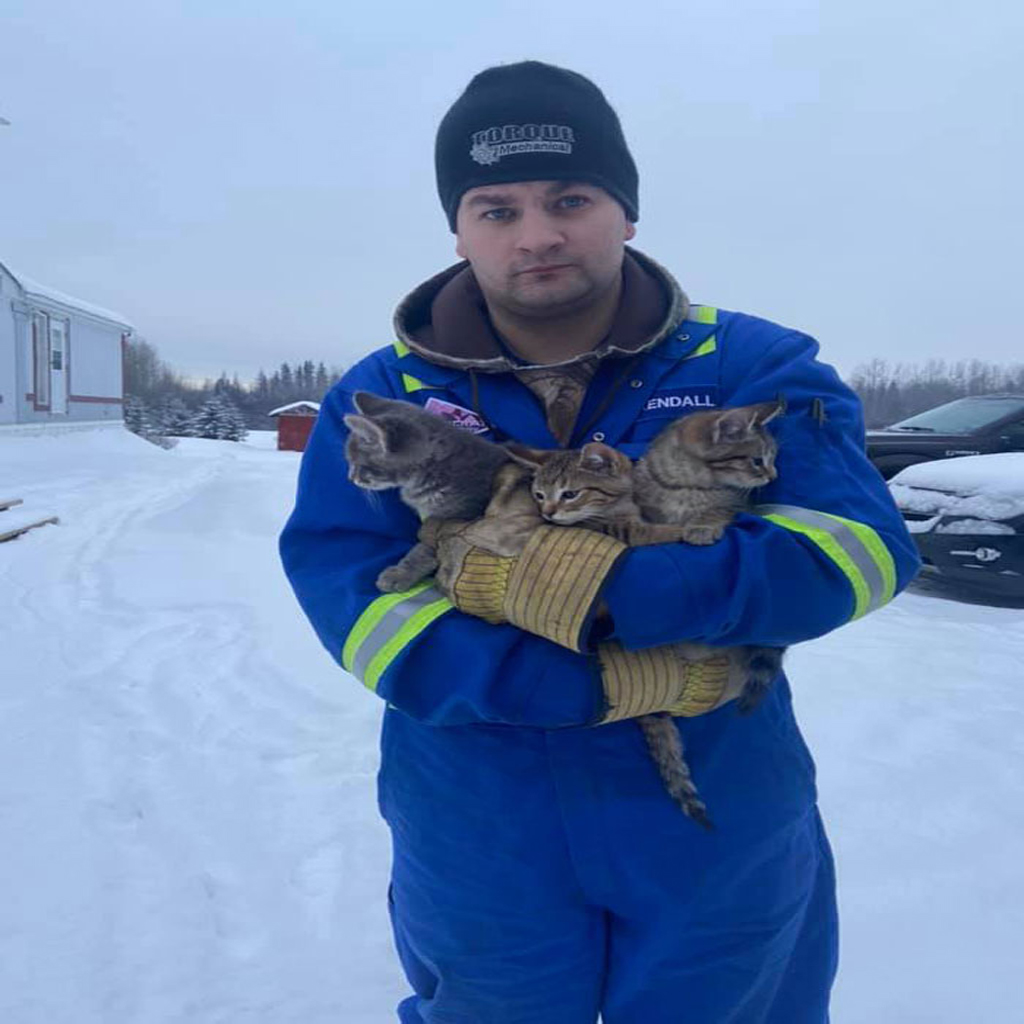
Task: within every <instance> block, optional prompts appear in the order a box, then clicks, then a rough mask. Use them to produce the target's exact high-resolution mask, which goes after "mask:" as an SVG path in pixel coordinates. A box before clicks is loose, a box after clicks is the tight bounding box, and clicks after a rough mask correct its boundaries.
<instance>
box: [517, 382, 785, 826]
mask: <svg viewBox="0 0 1024 1024" xmlns="http://www.w3.org/2000/svg"><path fill="white" fill-rule="evenodd" d="M783 408H784V406H783V405H782V403H781V402H779V403H764V404H762V405H757V406H746V407H742V408H738V409H729V410H725V411H715V412H707V413H693V414H691V415H690V416H686V417H684V418H683V419H680V420H676V421H674V422H673V423H671V424H669V426H668V427H666V428H665V430H663V431H662V432H661V433H660V434H659V435H658V436H657V437H656V438H655V439H654V441H653V442H652V443H651V445H650V448H649V449H648V451H647V453H646V454H645V455H644V456H643V458H641V459H640V461H639V462H638V463H637V465H636V466H635V467H634V466H633V464H632V463H631V462H630V460H629V458H628V457H627V456H626V455H624V454H623V453H622V452H619V451H616V450H615V449H614V448H610V447H609V446H608V445H604V444H599V443H596V442H593V443H590V444H587V445H584V447H583V448H582V449H580V450H579V451H540V450H538V449H533V448H528V447H526V446H525V445H518V444H510V445H509V446H508V450H509V454H510V455H511V456H512V457H513V458H514V459H516V461H518V462H520V463H522V464H523V465H525V466H527V467H529V468H531V469H532V470H533V481H532V490H533V497H534V500H535V501H536V502H537V507H538V510H539V511H540V513H541V515H542V516H543V518H544V519H545V520H547V521H548V522H551V523H557V524H560V525H563V526H580V527H584V528H588V529H595V530H600V531H602V532H605V533H610V534H612V535H613V536H616V537H618V538H619V539H621V540H623V541H625V542H626V543H628V544H629V545H630V546H633V547H637V546H640V545H645V544H660V543H671V542H675V541H685V542H687V543H690V544H711V543H714V541H716V540H718V539H719V538H720V537H721V535H722V533H723V532H724V531H725V527H726V526H727V525H728V524H729V522H730V521H731V520H732V518H733V517H734V516H735V514H736V513H737V512H738V511H740V510H741V509H743V508H745V507H746V505H747V495H748V493H749V491H750V490H751V489H753V488H754V487H760V486H763V485H764V484H766V483H768V482H769V481H771V480H773V479H774V478H775V452H776V443H775V441H774V439H773V438H772V437H771V435H770V434H769V433H768V432H767V431H766V430H765V429H764V426H765V424H767V423H768V422H770V421H771V420H772V419H774V418H775V417H776V416H777V415H779V414H780V413H781V412H782V411H783ZM675 647H676V652H677V654H678V655H679V657H681V658H683V659H684V660H686V661H699V660H702V659H704V658H708V657H711V656H714V655H716V654H720V653H721V651H720V650H719V649H715V648H711V647H707V646H704V645H701V644H677V645H675ZM726 653H727V654H728V656H729V660H730V674H731V675H732V674H733V673H737V672H738V673H740V676H739V678H740V679H742V680H743V692H742V695H741V697H740V702H739V709H740V712H741V713H744V714H745V713H748V712H749V711H751V710H753V708H754V707H756V706H757V704H758V703H759V701H760V700H761V698H762V697H763V696H764V694H765V693H766V692H767V689H768V686H769V685H770V683H771V681H772V680H773V679H774V678H775V676H776V675H777V674H778V672H779V669H780V668H781V661H782V657H781V652H780V651H778V650H776V649H775V648H760V647H757V648H755V647H739V648H732V649H729V650H727V651H726ZM734 678H735V677H734ZM637 723H638V724H639V725H640V728H641V729H642V730H643V733H644V737H645V739H646V741H647V745H648V749H649V750H650V753H651V756H652V758H653V760H654V762H655V764H656V765H657V766H658V771H659V774H660V775H661V777H662V781H663V782H664V783H665V787H666V789H667V790H668V792H669V794H670V795H671V796H672V798H673V799H674V800H675V801H676V803H677V804H678V805H679V806H680V807H681V808H682V810H683V812H684V813H685V814H687V815H688V816H689V817H691V818H693V819H694V820H695V821H697V822H698V823H699V824H701V825H703V826H704V827H706V828H710V827H711V821H710V818H709V817H708V814H707V808H706V806H705V804H704V802H703V801H702V800H701V799H700V797H699V795H698V791H697V788H696V786H695V785H694V783H693V779H692V776H691V775H690V770H689V766H688V765H687V763H686V758H685V756H684V752H683V747H682V740H681V738H680V736H679V730H678V729H677V728H676V727H675V724H674V723H673V721H672V717H671V716H670V715H668V714H657V715H643V716H641V717H639V718H638V719H637Z"/></svg>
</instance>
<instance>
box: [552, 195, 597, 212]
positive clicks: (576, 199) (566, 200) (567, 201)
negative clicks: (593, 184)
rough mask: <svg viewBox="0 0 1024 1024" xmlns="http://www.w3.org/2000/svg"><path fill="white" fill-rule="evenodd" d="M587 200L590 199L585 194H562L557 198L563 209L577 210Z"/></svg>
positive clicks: (584, 204) (585, 203) (587, 201)
mask: <svg viewBox="0 0 1024 1024" xmlns="http://www.w3.org/2000/svg"><path fill="white" fill-rule="evenodd" d="M589 202H590V200H589V199H588V198H587V197H586V196H562V197H561V198H559V200H558V205H559V206H561V207H562V208H563V209H568V210H578V209H580V208H581V207H583V206H586V205H587V204H588V203H589Z"/></svg>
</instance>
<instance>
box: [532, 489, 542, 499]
mask: <svg viewBox="0 0 1024 1024" xmlns="http://www.w3.org/2000/svg"><path fill="white" fill-rule="evenodd" d="M533 496H534V498H536V499H537V501H543V500H544V492H543V491H534V492H533Z"/></svg>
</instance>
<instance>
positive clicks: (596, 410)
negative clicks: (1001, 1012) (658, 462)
mask: <svg viewBox="0 0 1024 1024" xmlns="http://www.w3.org/2000/svg"><path fill="white" fill-rule="evenodd" d="M436 162H437V180H438V189H439V192H440V197H441V202H442V205H443V207H444V209H445V212H446V214H447V216H448V221H449V225H450V227H451V229H452V230H453V231H454V232H455V233H456V236H457V244H456V251H457V253H458V255H459V256H461V257H463V259H464V262H462V263H459V264H458V265H456V266H454V267H451V268H449V269H448V270H445V271H443V272H442V273H441V274H439V275H438V276H436V277H434V278H432V279H431V280H429V281H427V282H426V283H425V284H423V285H421V286H420V287H419V288H417V289H416V290H415V291H413V292H412V293H411V295H410V296H409V297H408V298H407V299H406V300H405V301H404V302H403V303H402V304H401V306H400V307H399V309H398V313H397V315H396V321H395V326H396V331H397V335H398V340H397V341H396V342H395V344H394V345H393V346H392V347H390V348H388V349H384V350H381V351H378V352H375V353H373V354H372V355H370V356H369V357H367V358H366V359H364V360H363V361H362V362H361V363H359V364H358V365H357V366H355V367H353V369H352V370H351V371H350V372H349V373H348V374H347V375H346V376H345V378H344V380H342V381H341V383H340V384H339V385H338V386H337V387H336V388H335V389H334V390H333V391H332V392H331V393H330V394H329V395H328V396H327V398H326V400H325V402H324V406H323V409H322V410H321V413H320V417H319V420H318V423H317V426H316V429H315V431H314V433H313V436H312V438H311V441H310V444H309V448H308V450H307V452H306V455H305V458H304V460H303V465H302V471H301V475H300V481H299V492H298V500H297V505H296V508H295V511H294V514H293V515H292V517H291V519H290V520H289V523H288V525H287V527H286V529H285V531H284V534H283V536H282V540H281V550H282V556H283V559H284V563H285V566H286V569H287V572H288V575H289V578H290V580H291V582H292V584H293V586H294V588H295V591H296V593H297V595H298V598H299V600H300V602H301V603H302V606H303V608H304V609H305V611H306V613H307V615H308V616H309V618H310V620H311V621H312V623H313V625H314V627H315V628H316V630H317V632H318V634H319V636H320V638H321V640H322V641H323V642H324V644H325V645H326V646H327V648H328V650H329V651H330V652H331V653H332V654H333V655H334V657H335V658H337V659H338V660H339V661H340V662H341V664H342V665H343V666H344V667H345V668H346V669H348V670H349V671H351V672H353V673H354V674H355V675H357V676H359V677H360V678H361V679H362V681H363V682H364V683H365V684H366V685H367V686H368V687H370V688H371V689H373V690H375V691H376V692H377V693H378V694H379V695H380V696H381V697H382V698H383V699H384V700H385V701H386V702H387V710H386V711H385V715H384V726H383V734H382V763H381V773H380V778H379V799H380V807H381V812H382V814H383V816H384V818H385V819H386V820H387V822H388V824H389V826H390V828H391V830H392V835H393V841H394V864H393V873H392V885H391V889H390V891H389V905H390V909H391V914H392V921H393V925H394V932H395V940H396V944H397V947H398V952H399V955H400V957H401V961H402V964H403V966H404V968H405V972H406V974H407V977H408V979H409V982H410V984H411V985H412V988H413V989H414V995H413V996H411V997H410V998H409V999H407V1000H405V1001H404V1002H403V1003H402V1005H401V1006H400V1008H399V1017H400V1019H401V1020H402V1021H404V1022H406V1024H413V1022H415V1024H421V1022H445V1024H456V1022H458V1024H594V1022H595V1021H596V1020H597V1018H598V1015H599V1014H600V1015H601V1017H602V1020H603V1021H604V1024H670V1022H671V1024H678V1022H681V1021H685V1022H687V1024H725V1022H730V1024H755V1022H756V1024H822V1022H824V1021H826V1020H827V1015H828V996H829V989H830V986H831V982H832V978H833V975H834V971H835V964H836V949H837V939H836V916H835V885H834V876H833V870H832V860H831V855H830V852H829V848H828V844H827V841H826V839H825V836H824V833H823V831H822V827H821V823H820V820H819V817H818V814H817V811H816V806H815V802H816V794H815V787H814V768H813V763H812V761H811V758H810V755H809V753H808V751H807V749H806V747H805V745H804V743H803V740H802V738H801V737H800V734H799V731H798V729H797V726H796V723H795V721H794V718H793V713H792V709H791V703H790V691H789V688H788V684H787V682H786V680H785V678H784V676H780V677H779V678H778V679H777V680H776V682H775V684H774V686H773V687H772V690H771V692H770V694H769V696H768V697H767V698H766V700H765V702H764V703H763V704H762V705H761V706H760V707H759V708H758V709H757V711H756V712H755V713H754V714H752V715H750V716H747V717H742V716H740V715H738V714H737V712H736V707H735V702H732V701H730V699H729V698H730V697H732V696H734V695H735V694H733V693H731V692H729V691H728V690H727V689H725V687H724V682H723V681H722V679H721V677H720V675H716V670H715V667H714V664H713V660H712V662H709V663H708V665H710V667H707V666H704V668H702V669H701V670H700V671H697V672H695V673H692V674H688V671H687V670H684V669H681V668H680V667H679V662H678V659H674V660H673V659H671V658H670V657H665V656H664V652H665V651H666V650H667V648H666V647H665V646H664V645H668V644H671V643H675V642H678V641H683V640H690V641H697V642H703V643H708V644H712V645H719V646H734V645H744V644H756V645H770V646H777V647H782V646H786V645H789V644H793V643H797V642H799V641H803V640H810V639H812V638H814V637H817V636H821V635H822V634H824V633H826V632H828V631H829V630H831V629H834V628H836V627H837V626H840V625H842V624H843V623H845V622H847V621H849V620H851V619H853V618H856V617H858V616H859V615H862V614H864V613H865V612H867V611H870V610H873V609H874V608H877V607H879V606H880V605H882V604H883V603H885V602H886V601H887V600H889V599H891V598H892V596H893V594H894V593H895V592H897V591H898V590H899V589H900V588H902V587H903V586H904V585H905V584H906V583H907V581H908V580H909V579H910V578H911V577H912V576H913V575H914V573H915V571H916V569H917V559H916V555H915V554H914V549H913V545H912V544H911V542H910V540H909V538H908V536H907V535H906V533H905V531H904V529H903V526H902V521H901V520H900V517H899V515H898V514H897V512H896V510H895V508H894V507H893V505H892V502H891V501H890V499H889V497H888V493H887V491H886V488H885V485H884V484H883V482H882V480H881V478H880V477H879V475H878V474H877V473H876V472H875V471H874V469H873V468H872V467H871V466H870V464H869V463H868V462H867V460H866V458H865V456H864V453H863V436H862V422H861V416H860V409H859V405H858V403H857V400H856V398H855V397H854V396H853V395H852V393H851V392H850V391H849V390H848V389H847V388H846V387H845V386H844V385H843V384H842V383H841V382H840V381H839V379H838V377H837V376H836V374H835V372H834V371H833V370H832V369H831V368H829V367H827V366H825V365H823V364H822V363H819V362H817V361H816V360H815V354H816V351H817V346H816V344H815V343H814V342H813V341H812V340H811V339H810V338H808V337H807V336H805V335H803V334H801V333H799V332H797V331H793V330H789V329H786V328H783V327H779V326H777V325H775V324H772V323H769V322H767V321H764V320H760V319H756V318H754V317H750V316H745V315H742V314H738V313H727V312H724V311H722V310H715V309H713V308H711V307H708V306H696V305H693V304H691V303H690V302H689V300H688V299H687V297H686V296H685V295H684V294H683V292H682V291H681V290H680V288H679V287H678V285H677V284H676V283H675V281H674V280H673V278H672V277H671V276H670V275H669V273H668V272H667V271H666V270H664V269H663V268H661V267H660V266H658V265H657V264H656V263H655V262H654V261H653V260H651V259H649V258H648V257H646V256H644V255H642V254H641V253H639V252H637V251H635V250H632V249H628V248H626V247H625V243H626V242H627V241H629V240H630V239H632V238H633V236H634V233H635V222H636V220H637V217H638V206H637V173H636V169H635V166H634V164H633V161H632V158H631V157H630V154H629V151H628V149H627V147H626V142H625V139H624V138H623V135H622V131H621V128H620V125H619V122H618V119H617V117H616V115H615V114H614V112H613V111H612V109H611V107H610V106H609V105H608V104H607V102H606V100H605V98H604V96H603V95H602V93H601V92H600V90H598V89H597V87H596V86H594V85H593V84H592V83H591V82H589V81H588V80H587V79H585V78H583V77H582V76H579V75H576V74H574V73H572V72H569V71H565V70H562V69H560V68H554V67H551V66H548V65H544V64H540V63H536V62H525V63H522V64H515V65H509V66H504V67H499V68H492V69H489V70H487V71H485V72H483V73H481V74H480V75H478V76H476V78H474V79H473V81H472V82H471V83H470V84H469V86H468V87H467V89H466V91H465V93H464V94H463V95H462V96H461V97H460V98H459V100H458V101H457V102H456V103H455V105H454V106H453V107H452V108H451V110H450V111H449V112H448V114H447V115H446V117H445V118H444V121H443V122H442V124H441V126H440V129H439V132H438V137H437V148H436ZM683 227H684V225H682V224H681V225H680V230H682V229H683ZM357 390H365V391H372V392H375V393H377V394H381V395H386V396H389V397H393V398H402V399H406V400H408V401H410V402H415V403H417V404H419V405H423V406H425V407H427V408H428V409H431V410H432V411H434V412H436V413H437V414H438V415H442V416H447V417H448V418H450V419H452V420H453V421H457V422H458V423H459V424H460V425H461V426H463V427H464V428H467V429H472V430H477V431H479V432H481V433H482V434H483V436H485V437H488V438H490V439H494V440H498V441H503V440H508V439H510V438H514V439H516V440H519V441H523V442H526V443H528V444H531V445H534V446H537V447H541V448H556V447H576V446H579V445H581V444H582V443H584V442H585V441H587V440H591V439H597V440H603V441H606V442H607V443H609V444H612V445H615V446H616V447H618V448H620V449H622V450H623V451H625V452H626V453H627V454H629V455H630V456H631V457H634V458H635V457H638V456H639V455H640V454H642V452H643V451H644V449H645V447H646V445H647V444H648V442H649V441H650V440H651V438H652V437H653V436H654V435H655V434H656V433H657V432H658V431H659V430H660V429H661V428H662V427H664V426H665V424H666V423H668V422H669V421H670V420H671V419H673V418H675V417H677V416H679V415H682V414H685V413H687V412H690V411H693V410H696V409H704V408H715V407H720V406H739V405H746V404H751V403H754V402H762V401H769V400H773V399H775V398H776V397H778V396H780V395H781V396H783V397H784V398H785V399H786V401H787V403H788V410H787V413H786V415H785V416H784V417H783V418H782V419H781V420H778V421H776V424H773V429H774V428H775V427H776V426H777V428H778V429H777V437H778V440H779V445H780V449H779V456H778V460H777V469H778V478H777V480H776V481H775V482H774V483H772V484H771V485H770V486H768V487H766V488H764V489H763V492H762V493H760V494H759V495H758V496H757V501H758V505H757V507H756V509H755V510H754V512H752V513H751V514H744V515H740V516H739V517H737V520H736V522H735V524H734V525H733V526H731V527H730V528H729V529H728V530H727V531H726V535H725V536H724V537H723V538H722V540H721V541H719V542H718V543H716V544H713V545H711V546H708V547H695V546H690V545H686V544H671V545H656V546H653V547H648V548H638V549H632V550H623V547H622V545H620V544H618V542H617V541H612V540H611V539H610V538H600V541H594V543H595V544H597V548H596V549H595V550H593V551H590V550H589V549H588V555H587V557H586V558H582V557H579V551H580V550H581V548H580V547H579V546H578V545H579V544H581V543H584V542H582V541H580V537H581V536H582V537H585V538H599V537H600V535H598V534H593V533H590V532H588V531H582V530H577V529H570V528H559V527H542V528H541V529H540V530H539V531H538V532H537V534H535V535H534V536H536V537H537V538H538V539H537V541H536V543H534V540H533V539H532V538H531V541H530V543H529V544H528V549H527V550H526V551H524V553H523V555H522V557H520V558H519V559H511V560H507V559H506V560H504V563H503V562H502V560H501V559H496V558H495V557H494V556H492V555H490V554H488V553H487V552H480V551H475V552H474V553H473V555H474V558H473V559H472V561H473V566H474V567H475V568H473V569H472V570H470V569H467V566H466V565H463V564H462V563H459V564H457V565H454V566H452V565H445V569H446V570H447V571H448V572H449V574H450V575H451V576H452V577H454V578H455V579H456V581H458V580H459V579H464V578H465V574H466V573H467V572H470V571H479V572H482V573H483V575H484V576H487V577H488V579H489V580H490V582H491V584H493V585H494V586H495V587H497V586H498V584H497V583H495V582H494V581H495V580H500V581H503V582H501V586H500V587H499V591H500V592H496V593H497V597H496V598H495V594H494V593H491V594H490V597H491V598H493V599H494V600H491V602H490V607H489V611H490V613H491V614H489V615H488V616H487V617H488V618H490V620H491V621H484V618H483V617H482V616H483V615H484V611H483V610H482V609H481V608H480V607H479V606H478V604H476V603H474V602H475V599H474V597H473V593H471V590H472V588H464V589H465V591H466V593H465V595H464V597H460V591H459V588H458V586H456V588H455V595H454V596H455V600H456V601H457V603H458V607H456V606H455V605H453V604H452V603H451V602H450V601H449V600H448V599H446V598H445V597H444V596H442V594H441V593H440V592H439V591H438V590H437V588H436V586H434V585H432V584H430V583H429V582H428V583H424V584H422V585H420V586H418V587H415V588H413V590H411V591H408V592H406V593H404V594H388V595H381V594H380V593H379V592H378V591H377V590H376V589H375V586H374V580H375V578H376V576H377V574H378V573H379V572H380V571H381V569H383V568H384V567H385V566H387V565H390V564H393V563H394V562H396V561H397V560H398V559H399V558H400V557H401V556H402V555H403V554H404V553H405V552H406V551H407V550H408V549H409V547H410V545H411V544H412V543H413V542H414V540H415V536H416V531H417V526H418V523H417V522H416V521H415V518H414V516H413V515H412V513H411V512H409V510H408V509H406V508H405V507H403V506H402V505H401V504H400V503H399V501H398V499H397V497H396V496H394V495H393V492H388V493H387V494H386V495H385V496H384V500H383V501H382V502H381V504H380V505H379V506H373V505H371V504H369V503H367V501H366V500H365V498H364V496H363V495H361V494H360V493H359V491H358V490H357V489H356V488H355V487H354V486H353V485H352V484H350V483H349V482H348V480H347V475H346V474H347V467H346V465H345V461H344V457H343V448H344V440H345V436H346V427H345V424H344V420H343V417H344V415H345V414H346V413H349V412H351V411H352V404H351V398H352V394H353V392H354V391H357ZM605 541H607V546H602V545H603V544H604V543H605ZM574 544H575V545H577V546H576V547H573V545H574ZM481 566H482V567H483V568H481ZM488 574H490V575H489V576H488ZM601 602H603V604H604V608H605V610H606V612H607V615H606V616H604V617H602V622H603V623H604V627H603V632H602V633H601V635H600V636H598V635H597V634H596V631H595V629H594V627H593V622H594V621H595V611H596V610H597V606H598V605H599V604H600V603H601ZM495 609H497V614H493V613H494V612H495ZM472 612H477V613H478V614H477V615H474V614H470V613H472ZM719 660H720V659H719ZM704 669H706V671H705V670H704ZM702 673H703V674H702ZM816 682H817V683H818V684H824V682H825V681H824V680H818V681H815V680H808V681H807V683H806V685H815V683H816ZM664 710H667V711H670V712H671V713H673V714H676V715H677V716H679V717H677V719H676V721H677V723H678V726H679V729H680V731H681V733H682V735H683V739H684V742H685V747H686V751H687V756H688V760H689V763H690V765H691V767H692V770H693V773H694V777H695V780H696V782H697V784H698V786H699V788H700V791H701V794H702V796H703V798H704V799H705V800H706V802H707V805H708V808H709V811H710V813H711V816H712V818H713V819H714V822H715V825H716V828H715V830H714V831H713V832H711V833H706V832H704V831H702V830H701V829H700V828H699V827H697V826H696V825H695V824H694V822H692V821H691V820H689V819H688V818H686V817H685V816H684V815H683V814H681V813H680V811H679V809H678V807H677V806H676V805H675V804H674V803H673V802H672V801H671V800H670V799H669V798H668V796H667V795H666V793H665V792H664V790H663V788H662V784H661V781H660V779H659V777H658V773H657V771H656V770H655V767H654V765H653V764H652V763H651V760H650V758H649V756H648V754H647V751H646V749H645V747H644V743H643V739H642V736H641V732H640V730H639V728H638V727H637V726H636V723H635V722H633V721H631V720H630V718H631V717H635V716H636V715H638V714H642V713H649V712H655V711H664Z"/></svg>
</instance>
